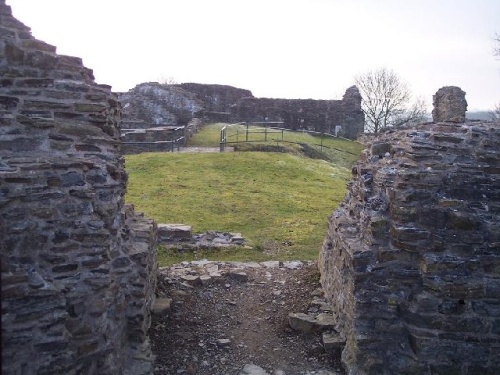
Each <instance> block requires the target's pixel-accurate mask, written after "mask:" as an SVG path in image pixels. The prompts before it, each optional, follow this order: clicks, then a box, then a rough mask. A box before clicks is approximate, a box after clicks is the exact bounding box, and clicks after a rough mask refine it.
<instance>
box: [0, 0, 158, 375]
mask: <svg viewBox="0 0 500 375" xmlns="http://www.w3.org/2000/svg"><path fill="white" fill-rule="evenodd" d="M119 120H120V104H119V102H118V101H117V99H116V97H115V96H114V95H113V94H112V93H111V88H110V87H109V86H106V85H98V84H96V83H95V82H94V79H93V74H92V71H91V70H90V69H87V68H85V67H84V66H83V64H82V60H81V59H79V58H76V57H70V56H62V55H58V54H56V47H54V46H52V45H50V44H47V43H45V42H42V41H40V40H37V39H35V38H34V37H33V36H32V35H31V33H30V29H29V28H28V27H26V26H25V25H23V24H22V23H21V22H19V21H18V20H16V19H15V18H13V16H12V13H11V9H10V7H9V6H7V5H6V3H5V1H4V0H0V257H1V258H0V260H1V288H2V294H1V296H2V374H122V373H123V374H125V373H128V372H129V373H134V374H143V373H144V374H146V373H150V372H151V352H150V348H149V344H148V340H147V336H146V333H147V329H148V327H149V324H150V314H149V310H150V306H151V304H152V303H153V299H154V289H155V285H156V268H157V265H156V254H155V251H154V250H153V246H154V243H155V236H156V232H155V225H154V223H153V222H152V221H151V220H147V219H145V218H143V217H141V216H140V215H138V214H136V213H134V211H133V209H132V207H126V206H125V205H124V194H125V188H126V183H127V174H126V172H125V169H124V160H123V157H122V156H121V152H120V143H119Z"/></svg>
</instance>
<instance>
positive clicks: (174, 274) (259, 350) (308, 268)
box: [150, 262, 342, 375]
mask: <svg viewBox="0 0 500 375" xmlns="http://www.w3.org/2000/svg"><path fill="white" fill-rule="evenodd" d="M277 264H278V263H277V262H274V263H273V262H269V263H267V264H258V263H212V262H209V263H204V262H201V263H196V262H194V263H187V262H186V263H185V264H184V265H182V266H178V267H173V268H169V269H164V270H162V272H161V275H160V278H159V286H158V295H159V297H168V298H171V299H172V305H171V308H170V310H169V311H167V312H165V313H161V314H155V315H153V322H152V325H151V329H150V337H151V339H152V345H153V351H154V354H155V355H156V356H157V360H156V371H155V373H156V374H189V375H193V374H199V375H225V374H228V375H229V374H231V375H232V374H235V375H236V374H243V373H245V374H248V372H240V371H241V370H242V368H243V367H244V366H245V365H247V364H254V365H257V366H260V367H261V368H262V369H264V370H265V371H266V372H267V373H268V374H276V375H278V374H281V375H295V374H297V375H298V374H311V375H312V374H316V375H338V374H341V373H342V372H341V369H340V365H339V356H338V354H339V353H336V355H333V354H326V353H325V351H324V349H323V345H322V343H321V339H320V334H319V333H316V334H308V335H306V334H303V333H299V332H296V331H293V330H292V329H291V328H290V327H289V326H288V314H289V313H291V312H307V311H308V309H310V307H309V303H310V302H311V300H312V298H313V295H314V294H315V293H316V294H317V288H318V287H319V284H318V276H319V274H318V272H317V269H316V266H315V265H302V264H301V263H300V262H292V263H285V264H281V265H280V266H279V267H278V266H277ZM287 267H288V268H287ZM291 268H297V269H291ZM209 274H211V275H212V277H209V276H204V277H202V278H201V279H200V278H199V277H198V276H199V275H209ZM250 374H258V372H250Z"/></svg>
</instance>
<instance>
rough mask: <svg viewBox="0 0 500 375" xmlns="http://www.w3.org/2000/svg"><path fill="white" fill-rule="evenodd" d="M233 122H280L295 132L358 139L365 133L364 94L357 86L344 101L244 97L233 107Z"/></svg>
mask: <svg viewBox="0 0 500 375" xmlns="http://www.w3.org/2000/svg"><path fill="white" fill-rule="evenodd" d="M231 110H232V112H233V121H235V122H236V121H249V122H265V121H280V122H283V125H282V126H283V127H285V128H287V129H292V130H302V129H304V130H311V131H316V132H327V133H330V134H335V127H336V126H340V132H339V133H338V134H339V135H340V136H343V137H346V138H350V139H356V138H357V136H358V135H359V134H361V133H363V130H364V120H365V117H364V114H363V111H362V110H361V95H360V94H359V91H358V89H357V88H356V87H355V86H352V87H350V88H349V89H347V91H346V93H345V95H344V97H343V99H342V100H314V99H270V98H253V97H249V98H242V99H240V100H238V102H237V103H236V105H234V106H233V107H232V108H231Z"/></svg>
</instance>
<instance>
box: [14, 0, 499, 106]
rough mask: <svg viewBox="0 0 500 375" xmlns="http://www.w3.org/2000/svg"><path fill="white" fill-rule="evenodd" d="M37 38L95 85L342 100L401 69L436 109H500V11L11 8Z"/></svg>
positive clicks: (379, 5) (212, 4)
mask: <svg viewBox="0 0 500 375" xmlns="http://www.w3.org/2000/svg"><path fill="white" fill-rule="evenodd" d="M6 1H7V4H8V5H11V7H12V11H13V13H14V16H15V17H17V18H18V19H20V20H21V21H22V22H24V23H25V24H26V25H27V26H29V27H31V29H32V33H33V35H34V36H35V37H36V38H38V39H41V40H44V41H46V42H48V43H50V44H53V45H55V46H57V47H58V49H57V52H58V53H60V54H65V55H71V56H78V57H81V58H83V62H84V64H85V65H86V66H87V67H89V68H91V69H93V70H94V74H95V77H96V81H97V82H98V83H106V84H109V85H111V86H113V90H114V91H127V90H128V89H130V88H132V87H134V86H135V85H137V84H139V83H141V82H149V81H161V80H168V79H171V78H173V79H174V80H175V81H176V82H177V83H182V82H198V83H218V84H226V85H231V86H236V87H240V88H245V89H249V90H251V91H252V93H253V94H254V96H258V97H274V98H303V99H305V98H313V99H340V98H341V97H342V95H343V94H344V92H345V90H346V89H347V88H348V87H349V86H351V85H353V84H354V77H355V76H356V75H358V74H361V73H364V72H367V71H369V70H373V69H377V68H379V67H386V68H389V69H393V70H394V71H395V72H396V73H397V74H398V75H399V76H400V77H401V78H402V79H404V80H405V81H406V82H407V83H408V84H409V86H410V87H411V89H412V92H413V93H414V94H415V96H420V97H422V98H423V99H425V101H426V103H427V104H428V106H429V109H430V108H431V103H432V95H433V94H434V93H435V92H436V91H437V90H438V89H439V88H440V87H442V86H450V85H453V86H460V87H461V88H462V89H463V90H464V91H466V92H467V96H466V99H467V101H468V103H469V110H477V109H491V108H493V107H494V106H495V105H496V104H498V103H499V102H500V59H499V58H495V57H494V56H493V53H492V51H493V47H494V43H493V40H492V38H493V36H494V35H495V33H499V34H500V0H474V1H472V0H140V1H137V0H136V1H131V0H6Z"/></svg>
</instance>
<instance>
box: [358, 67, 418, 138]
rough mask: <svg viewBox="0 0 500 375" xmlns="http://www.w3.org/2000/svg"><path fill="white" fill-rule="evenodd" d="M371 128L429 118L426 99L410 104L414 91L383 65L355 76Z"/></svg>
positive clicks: (367, 124)
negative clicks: (426, 114)
mask: <svg viewBox="0 0 500 375" xmlns="http://www.w3.org/2000/svg"><path fill="white" fill-rule="evenodd" d="M355 82H356V86H357V87H358V89H359V91H360V93H361V97H362V100H361V107H362V109H363V112H364V113H365V119H366V126H365V129H366V130H368V131H369V132H373V133H378V132H379V131H380V130H382V129H383V128H386V127H389V126H399V125H402V124H404V123H407V122H414V121H420V120H422V119H423V118H425V105H424V102H423V100H419V101H417V102H415V103H414V104H413V105H410V104H409V103H410V98H411V92H410V89H409V88H408V86H407V85H406V83H404V82H403V81H402V80H401V79H400V78H399V76H398V75H397V74H396V73H394V71H392V70H389V69H386V68H380V69H378V70H375V71H370V72H368V73H365V74H361V75H359V76H357V77H355Z"/></svg>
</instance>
